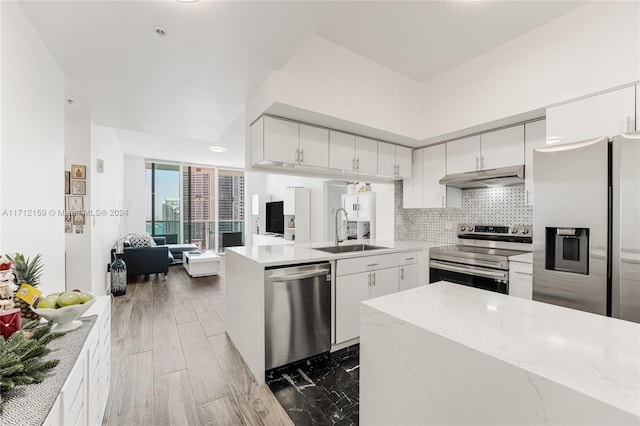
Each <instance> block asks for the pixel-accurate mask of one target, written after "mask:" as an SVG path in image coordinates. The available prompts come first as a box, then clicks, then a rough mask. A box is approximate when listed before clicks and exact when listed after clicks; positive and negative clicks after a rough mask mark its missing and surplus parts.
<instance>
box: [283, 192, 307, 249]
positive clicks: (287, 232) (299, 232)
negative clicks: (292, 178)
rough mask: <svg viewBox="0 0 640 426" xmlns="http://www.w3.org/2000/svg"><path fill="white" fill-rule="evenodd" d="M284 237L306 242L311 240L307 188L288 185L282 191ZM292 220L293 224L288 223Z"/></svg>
mask: <svg viewBox="0 0 640 426" xmlns="http://www.w3.org/2000/svg"><path fill="white" fill-rule="evenodd" d="M283 201H284V203H283V208H282V211H283V214H284V238H285V239H286V240H295V241H296V242H301V243H307V242H309V241H310V240H311V195H310V190H309V188H302V187H290V188H287V189H286V191H285V193H284V200H283ZM291 222H293V226H289V224H290V223H291Z"/></svg>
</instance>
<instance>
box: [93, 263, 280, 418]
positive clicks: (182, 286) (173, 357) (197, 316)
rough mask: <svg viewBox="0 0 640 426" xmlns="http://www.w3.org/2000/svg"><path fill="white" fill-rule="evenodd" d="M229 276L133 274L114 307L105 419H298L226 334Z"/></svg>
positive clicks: (177, 270) (177, 271)
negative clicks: (252, 370)
mask: <svg viewBox="0 0 640 426" xmlns="http://www.w3.org/2000/svg"><path fill="white" fill-rule="evenodd" d="M224 309H225V306H224V279H223V278H221V277H218V276H215V277H201V278H191V277H189V275H187V273H186V272H185V270H184V268H183V267H182V266H179V265H178V266H172V267H171V269H170V272H169V275H168V277H167V280H166V281H165V280H163V279H162V277H161V276H160V277H157V276H156V275H150V276H147V277H142V276H141V277H138V278H137V279H136V278H134V279H130V280H129V283H128V285H127V294H126V295H124V296H120V297H116V298H115V299H114V303H113V305H112V310H111V321H112V322H111V389H110V393H109V400H108V402H107V408H106V411H105V415H104V421H103V424H104V425H117V426H123V425H127V426H128V425H136V426H138V425H169V424H170V425H291V424H293V423H292V422H291V420H290V419H289V417H288V416H287V414H286V412H285V411H284V410H283V408H282V407H281V406H280V404H279V403H278V401H277V400H276V399H275V397H274V396H273V394H272V393H271V391H270V390H269V388H268V387H267V386H266V385H261V386H260V385H258V384H257V382H256V381H255V380H254V379H253V376H252V375H251V373H250V372H249V370H248V368H247V366H246V365H245V363H244V361H243V360H242V358H241V357H240V355H239V354H238V352H237V350H236V348H235V347H234V345H233V343H231V341H230V340H229V338H228V337H227V335H226V334H225V325H224V317H225V315H224Z"/></svg>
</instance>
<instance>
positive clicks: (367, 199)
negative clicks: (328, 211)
mask: <svg viewBox="0 0 640 426" xmlns="http://www.w3.org/2000/svg"><path fill="white" fill-rule="evenodd" d="M342 207H344V209H345V210H346V211H347V218H346V220H347V221H348V222H351V223H350V224H349V226H350V227H355V229H351V228H350V229H349V232H348V234H349V238H350V239H371V238H375V237H376V234H375V232H376V230H375V228H376V225H375V218H376V193H375V192H361V193H358V194H343V195H342ZM354 222H355V224H354Z"/></svg>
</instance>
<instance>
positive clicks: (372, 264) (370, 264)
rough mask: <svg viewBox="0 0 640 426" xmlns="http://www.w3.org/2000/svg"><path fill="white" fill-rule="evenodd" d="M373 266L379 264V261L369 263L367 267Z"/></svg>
mask: <svg viewBox="0 0 640 426" xmlns="http://www.w3.org/2000/svg"><path fill="white" fill-rule="evenodd" d="M372 266H378V264H377V263H369V264H368V265H367V268H371V267H372Z"/></svg>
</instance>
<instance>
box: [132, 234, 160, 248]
mask: <svg viewBox="0 0 640 426" xmlns="http://www.w3.org/2000/svg"><path fill="white" fill-rule="evenodd" d="M129 244H131V247H153V246H155V245H156V242H155V241H153V238H151V235H144V234H131V235H129Z"/></svg>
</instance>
